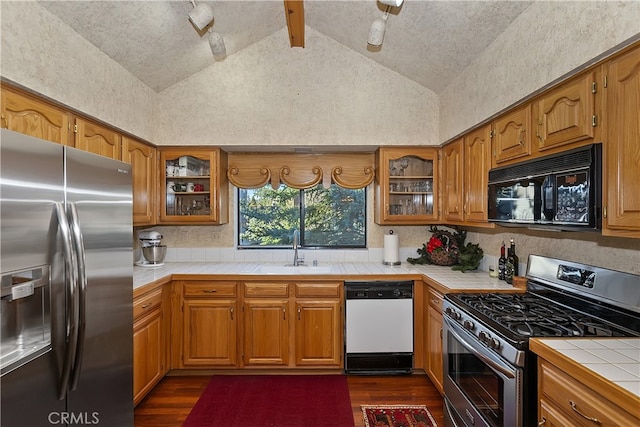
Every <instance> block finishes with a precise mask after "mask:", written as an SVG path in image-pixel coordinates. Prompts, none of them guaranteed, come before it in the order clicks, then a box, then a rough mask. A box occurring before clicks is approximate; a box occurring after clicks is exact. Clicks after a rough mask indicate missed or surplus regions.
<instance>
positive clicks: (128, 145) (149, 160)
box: [122, 136, 157, 225]
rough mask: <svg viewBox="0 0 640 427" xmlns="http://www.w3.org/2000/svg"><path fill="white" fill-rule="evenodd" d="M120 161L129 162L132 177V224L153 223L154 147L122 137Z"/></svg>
mask: <svg viewBox="0 0 640 427" xmlns="http://www.w3.org/2000/svg"><path fill="white" fill-rule="evenodd" d="M122 161H124V162H127V163H129V164H131V166H132V179H133V225H152V224H154V215H153V214H154V211H155V185H156V181H157V180H156V166H155V164H156V163H155V162H156V149H155V147H152V146H150V145H147V144H145V143H143V142H140V141H136V140H135V139H131V138H128V137H126V136H125V137H122Z"/></svg>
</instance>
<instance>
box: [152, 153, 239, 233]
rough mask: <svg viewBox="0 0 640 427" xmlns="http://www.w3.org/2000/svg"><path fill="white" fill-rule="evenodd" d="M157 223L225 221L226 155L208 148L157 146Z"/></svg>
mask: <svg viewBox="0 0 640 427" xmlns="http://www.w3.org/2000/svg"><path fill="white" fill-rule="evenodd" d="M158 153H159V156H160V162H159V164H158V167H159V168H160V169H159V174H158V175H160V176H161V179H160V183H159V184H160V187H159V188H158V195H159V197H160V199H159V200H158V206H159V209H160V219H159V222H160V223H165V224H167V223H171V224H225V223H227V222H228V221H229V205H228V187H229V186H228V181H227V174H226V172H227V153H226V152H224V151H223V150H220V149H219V148H212V147H160V148H158Z"/></svg>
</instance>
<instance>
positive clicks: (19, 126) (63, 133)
mask: <svg viewBox="0 0 640 427" xmlns="http://www.w3.org/2000/svg"><path fill="white" fill-rule="evenodd" d="M70 123H71V115H70V114H69V113H67V112H66V111H64V110H61V109H58V108H56V107H54V106H52V105H50V104H48V103H46V102H43V101H39V100H37V99H35V98H32V97H30V96H28V95H23V94H21V93H18V92H14V91H12V90H9V89H8V88H6V87H5V86H3V87H2V113H1V117H0V124H1V125H2V127H3V128H5V129H9V130H13V131H16V132H20V133H23V134H25V135H30V136H33V137H36V138H40V139H44V140H46V141H51V142H56V143H58V144H63V145H67V144H69V138H70V135H71V131H70V129H71V124H70Z"/></svg>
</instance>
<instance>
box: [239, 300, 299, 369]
mask: <svg viewBox="0 0 640 427" xmlns="http://www.w3.org/2000/svg"><path fill="white" fill-rule="evenodd" d="M242 311H243V313H242V314H243V320H244V346H243V349H242V352H243V356H242V359H243V362H244V365H245V366H255V365H259V366H287V365H288V364H289V321H290V317H291V313H290V310H289V300H288V299H279V298H276V299H266V298H265V299H250V300H245V301H244V305H243V310H242Z"/></svg>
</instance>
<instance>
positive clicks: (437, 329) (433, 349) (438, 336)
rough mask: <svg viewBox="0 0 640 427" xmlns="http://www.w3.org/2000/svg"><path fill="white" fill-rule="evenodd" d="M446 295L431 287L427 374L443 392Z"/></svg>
mask: <svg viewBox="0 0 640 427" xmlns="http://www.w3.org/2000/svg"><path fill="white" fill-rule="evenodd" d="M443 300H444V297H443V295H442V294H441V293H439V292H438V291H436V290H435V289H431V288H429V291H428V302H429V304H428V307H427V337H426V340H427V366H426V371H427V375H428V376H429V378H430V379H431V381H432V382H433V384H434V385H435V386H436V388H437V389H438V391H439V392H440V394H443V393H444V392H443V387H442V383H443V363H442V302H443Z"/></svg>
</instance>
